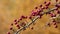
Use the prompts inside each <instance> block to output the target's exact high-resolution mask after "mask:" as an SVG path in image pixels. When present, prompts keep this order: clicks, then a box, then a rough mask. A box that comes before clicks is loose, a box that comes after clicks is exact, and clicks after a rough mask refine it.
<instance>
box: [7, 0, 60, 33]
mask: <svg viewBox="0 0 60 34" xmlns="http://www.w3.org/2000/svg"><path fill="white" fill-rule="evenodd" d="M56 2H58V0H56ZM50 4H51V2H50V1H48V2H46V1H45V2H44V5H45V6H43V5H42V4H41V5H40V6H39V7H40V8H39V9H38V7H35V9H38V10H37V11H32V13H31V15H30V17H27V16H21V17H20V18H19V19H15V20H14V23H12V24H11V27H10V30H13V27H12V26H13V24H15V25H16V27H17V28H18V29H20V28H21V27H24V26H25V25H26V23H25V22H22V23H21V24H19V23H18V22H20V21H22V20H23V19H27V18H29V19H32V18H33V16H40V17H39V18H42V16H43V14H44V12H43V10H44V9H49V5H50ZM55 7H56V9H55V10H56V11H57V14H60V11H59V10H58V8H60V4H56V5H55ZM46 14H50V16H51V17H56V14H54V13H51V12H46ZM32 20H33V19H32ZM53 22H54V25H56V23H55V21H53ZM48 25H49V26H50V24H48ZM55 28H57V25H56V26H55ZM31 29H33V27H32V28H31ZM7 34H10V32H8V33H7Z"/></svg>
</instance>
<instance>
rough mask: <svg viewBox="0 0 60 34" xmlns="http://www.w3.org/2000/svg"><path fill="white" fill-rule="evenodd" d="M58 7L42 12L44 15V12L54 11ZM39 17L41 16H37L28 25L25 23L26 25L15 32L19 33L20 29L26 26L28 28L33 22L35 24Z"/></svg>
mask: <svg viewBox="0 0 60 34" xmlns="http://www.w3.org/2000/svg"><path fill="white" fill-rule="evenodd" d="M55 9H56V8H52V9H50V10H48V11H47V12H43V13H42V14H43V15H44V14H46V13H48V12H51V11H53V10H55ZM38 18H39V16H36V17H35V18H34V19H33V20H32V22H29V23H28V24H27V25H25V26H24V27H21V28H20V29H19V30H17V31H16V32H15V34H18V33H19V32H20V31H22V30H23V29H24V28H25V29H26V28H28V27H29V26H30V25H31V24H33V23H34V22H35V21H36V20H37V19H38Z"/></svg>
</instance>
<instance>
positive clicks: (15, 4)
mask: <svg viewBox="0 0 60 34" xmlns="http://www.w3.org/2000/svg"><path fill="white" fill-rule="evenodd" d="M44 1H49V0H0V34H7V32H8V31H9V27H10V24H11V23H13V21H14V19H18V18H19V17H20V16H21V15H26V16H29V15H30V13H31V11H32V10H33V9H34V8H35V7H36V6H37V7H39V5H40V4H43V2H44ZM59 1H60V0H59ZM51 2H52V4H55V1H54V0H51ZM51 7H52V6H51ZM48 20H49V16H46V15H44V16H43V17H42V19H38V20H37V21H36V24H35V25H34V26H33V25H31V26H30V27H32V26H33V27H34V29H33V30H31V29H30V28H27V30H25V31H22V32H21V34H60V24H58V28H54V27H46V28H45V29H44V28H42V27H43V26H44V24H45V23H46V22H47V21H48Z"/></svg>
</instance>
